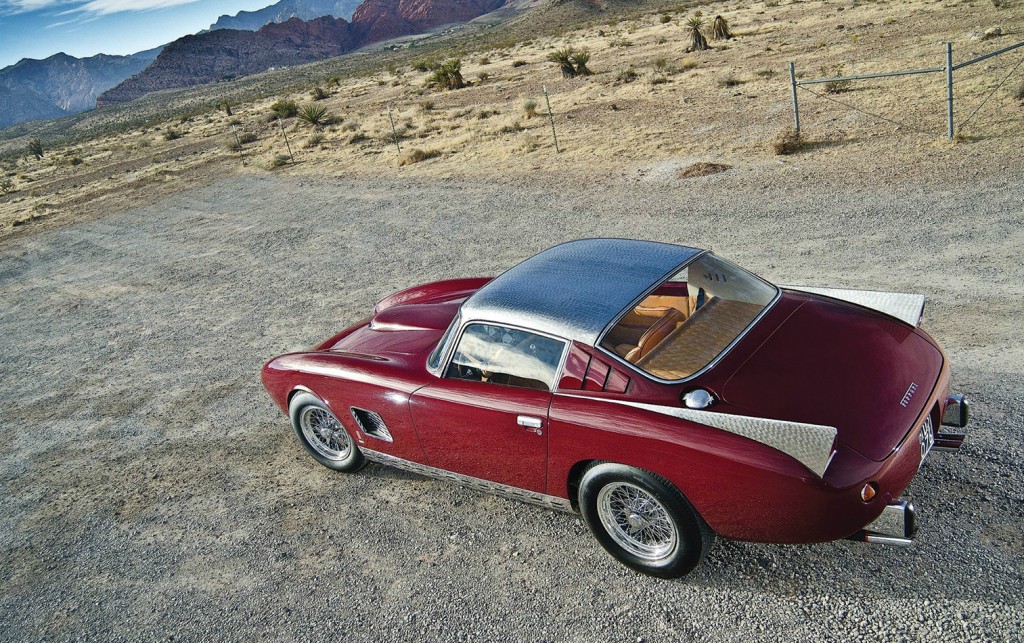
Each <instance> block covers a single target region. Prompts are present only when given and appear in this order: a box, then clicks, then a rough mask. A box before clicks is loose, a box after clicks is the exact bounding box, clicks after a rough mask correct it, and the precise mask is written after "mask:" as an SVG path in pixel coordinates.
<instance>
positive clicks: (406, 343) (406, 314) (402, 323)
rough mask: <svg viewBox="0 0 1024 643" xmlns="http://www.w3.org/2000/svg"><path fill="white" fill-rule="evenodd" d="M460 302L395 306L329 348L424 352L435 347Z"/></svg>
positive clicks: (360, 351) (374, 353) (358, 351)
mask: <svg viewBox="0 0 1024 643" xmlns="http://www.w3.org/2000/svg"><path fill="white" fill-rule="evenodd" d="M459 303H460V302H459V301H454V302H445V303H440V304H407V305H400V306H393V307H391V308H388V309H387V310H383V311H381V312H379V313H377V314H376V315H374V316H373V317H372V318H370V320H369V323H368V324H366V325H365V326H362V327H360V328H359V329H357V330H356V331H355V332H352V333H349V334H347V335H345V336H344V337H342V338H341V339H340V340H339V341H337V342H336V343H334V344H332V345H330V346H327V347H326V348H327V349H328V350H332V351H340V352H346V353H354V354H364V355H370V356H383V355H386V354H402V355H414V354H416V353H420V352H423V351H424V350H426V349H428V348H431V347H433V345H434V344H436V343H437V340H438V339H439V338H440V337H441V334H442V333H443V332H444V330H445V329H446V328H448V325H449V324H451V322H452V319H454V318H455V314H456V313H457V312H458V310H459Z"/></svg>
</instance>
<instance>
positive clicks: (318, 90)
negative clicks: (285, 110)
mask: <svg viewBox="0 0 1024 643" xmlns="http://www.w3.org/2000/svg"><path fill="white" fill-rule="evenodd" d="M328 96H330V94H328V93H327V92H326V91H325V90H324V88H323V87H314V88H313V89H311V90H310V91H309V97H310V98H312V99H313V100H323V99H325V98H327V97H328Z"/></svg>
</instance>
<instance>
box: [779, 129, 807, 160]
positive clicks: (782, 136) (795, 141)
mask: <svg viewBox="0 0 1024 643" xmlns="http://www.w3.org/2000/svg"><path fill="white" fill-rule="evenodd" d="M803 144H804V141H803V137H801V136H800V132H798V131H796V130H795V129H787V130H783V131H782V132H780V133H779V136H778V138H776V139H775V142H774V143H772V149H773V150H775V153H776V154H779V155H782V154H795V153H797V152H799V151H800V148H801V147H803Z"/></svg>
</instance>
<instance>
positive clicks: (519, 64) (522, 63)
mask: <svg viewBox="0 0 1024 643" xmlns="http://www.w3.org/2000/svg"><path fill="white" fill-rule="evenodd" d="M526 64H527V63H526V61H525V60H513V61H512V66H513V67H523V66H525V65H526Z"/></svg>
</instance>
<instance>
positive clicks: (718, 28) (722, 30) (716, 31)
mask: <svg viewBox="0 0 1024 643" xmlns="http://www.w3.org/2000/svg"><path fill="white" fill-rule="evenodd" d="M711 38H712V39H714V40H729V39H730V38H732V33H731V32H730V31H729V23H728V22H726V20H725V18H723V17H722V16H715V20H714V22H712V23H711Z"/></svg>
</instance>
